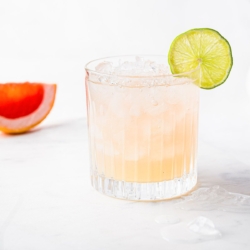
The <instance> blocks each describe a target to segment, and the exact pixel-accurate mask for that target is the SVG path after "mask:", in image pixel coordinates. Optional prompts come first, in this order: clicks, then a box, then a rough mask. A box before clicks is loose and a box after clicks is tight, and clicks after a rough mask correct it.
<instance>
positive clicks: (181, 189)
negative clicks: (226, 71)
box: [86, 56, 199, 200]
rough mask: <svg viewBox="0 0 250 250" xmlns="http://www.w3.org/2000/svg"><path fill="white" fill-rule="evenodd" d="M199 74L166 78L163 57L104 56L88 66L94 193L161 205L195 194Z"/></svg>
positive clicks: (87, 92)
mask: <svg viewBox="0 0 250 250" xmlns="http://www.w3.org/2000/svg"><path fill="white" fill-rule="evenodd" d="M197 71H198V70H195V71H190V72H187V73H185V74H178V75H172V74H171V73H170V71H169V69H168V63H167V58H166V57H165V56H141V57H138V56H121V57H110V58H104V59H99V60H95V61H92V62H90V63H88V64H87V65H86V97H87V112H88V131H89V147H90V161H91V168H90V170H91V181H92V185H93V187H94V188H95V189H96V190H98V191H99V192H101V193H103V194H105V195H108V196H112V197H116V198H121V199H128V200H162V199H169V198H173V197H176V196H180V195H182V194H185V193H187V192H189V191H190V190H191V189H193V188H194V186H195V185H196V182H197V168H196V158H197V157H196V156H197V134H198V133H197V132H198V111H199V87H198V86H197V85H196V84H197V82H196V79H195V78H196V76H197V75H198V74H197ZM195 83H196V84H195Z"/></svg>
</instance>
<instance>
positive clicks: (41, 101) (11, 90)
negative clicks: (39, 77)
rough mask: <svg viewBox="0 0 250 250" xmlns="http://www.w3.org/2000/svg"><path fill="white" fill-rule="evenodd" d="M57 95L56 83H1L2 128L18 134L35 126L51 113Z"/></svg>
mask: <svg viewBox="0 0 250 250" xmlns="http://www.w3.org/2000/svg"><path fill="white" fill-rule="evenodd" d="M55 95H56V84H43V83H29V82H25V83H6V84H0V130H1V131H2V132H4V133H8V134H18V133H24V132H26V131H28V130H29V129H31V128H33V127H35V126H36V125H38V124H39V123H40V122H42V121H43V120H44V119H45V118H46V116H47V115H48V114H49V113H50V111H51V109H52V107H53V104H54V100H55Z"/></svg>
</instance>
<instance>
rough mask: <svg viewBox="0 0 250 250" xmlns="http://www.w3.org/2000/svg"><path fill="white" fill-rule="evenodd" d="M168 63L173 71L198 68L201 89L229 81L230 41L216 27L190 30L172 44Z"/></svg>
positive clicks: (231, 61)
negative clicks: (214, 28)
mask: <svg viewBox="0 0 250 250" xmlns="http://www.w3.org/2000/svg"><path fill="white" fill-rule="evenodd" d="M168 62H169V65H170V69H171V71H172V73H173V74H180V73H185V72H189V71H192V70H195V69H197V68H198V67H199V68H198V71H199V82H196V83H197V84H198V85H199V86H200V87H201V88H204V89H212V88H215V87H217V86H219V85H221V84H222V83H223V82H225V81H226V79H227V77H228V76H229V73H230V71H231V68H232V65H233V57H232V50H231V47H230V44H229V42H228V41H227V40H226V39H225V38H224V37H223V36H222V35H221V34H220V33H219V32H218V31H216V30H213V29H209V28H199V29H191V30H189V31H187V32H184V33H182V34H180V35H179V36H177V37H176V38H175V39H174V41H173V42H172V44H171V46H170V50H169V53H168Z"/></svg>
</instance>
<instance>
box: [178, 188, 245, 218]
mask: <svg viewBox="0 0 250 250" xmlns="http://www.w3.org/2000/svg"><path fill="white" fill-rule="evenodd" d="M177 206H178V207H179V208H181V209H184V210H222V211H228V212H236V213H250V196H248V195H243V194H238V193H231V192H228V191H227V190H226V189H224V188H222V187H220V186H213V187H209V188H199V189H197V190H195V191H194V192H192V193H191V195H189V196H186V197H183V201H181V202H179V203H177Z"/></svg>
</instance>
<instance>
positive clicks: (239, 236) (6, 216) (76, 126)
mask: <svg viewBox="0 0 250 250" xmlns="http://www.w3.org/2000/svg"><path fill="white" fill-rule="evenodd" d="M235 126H236V125H235ZM249 128H250V127H249V126H248V123H245V125H241V129H238V128H237V126H236V127H235V128H234V129H235V130H234V131H233V130H232V127H231V128H230V129H231V132H232V134H234V140H235V143H236V140H237V138H238V139H240V138H241V136H243V137H244V138H241V140H240V142H239V143H238V144H237V145H238V146H237V147H234V146H235V145H236V144H235V143H233V144H228V143H227V141H226V140H225V139H226V138H227V137H226V136H225V137H224V141H225V142H226V143H224V144H222V141H221V138H218V136H217V137H216V138H217V139H218V141H219V142H220V143H219V142H218V143H217V142H216V140H211V141H205V140H206V138H205V136H201V137H200V142H199V159H198V168H199V183H198V187H209V186H213V185H220V186H221V187H224V188H226V189H227V190H229V191H232V192H239V193H243V194H248V195H250V160H249V159H250V147H249V143H250V140H249V139H250V137H249V136H250V130H249ZM237 131H238V132H239V131H240V132H239V133H236V132H237ZM234 132H235V133H234ZM201 133H204V131H203V129H202V128H201ZM225 133H227V132H225ZM225 133H224V135H225ZM204 134H205V133H204ZM219 134H220V133H217V135H219ZM222 134H223V133H222ZM204 138H205V139H204ZM210 138H211V137H210ZM230 146H231V147H230ZM235 148H237V150H236V149H235ZM0 149H1V152H0V249H1V250H27V249H32V250H40V249H41V250H44V249H46V250H50V249H51V250H52V249H53V250H56V249H58V250H59V249H60V250H77V249H88V250H99V249H101V250H102V249H149V250H151V249H177V250H178V249H186V250H189V249H192V250H195V249H209V250H210V249H227V250H231V249H241V250H247V249H249V247H250V241H249V230H250V214H240V213H229V212H222V211H184V210H180V209H177V208H175V206H174V204H175V203H176V202H177V201H178V199H176V200H170V201H161V202H131V201H124V200H117V199H112V198H109V197H106V196H103V195H101V194H99V193H97V192H96V191H95V190H94V189H93V188H92V187H91V185H90V178H89V159H88V143H87V128H86V119H85V118H79V119H71V120H68V121H67V120H66V121H64V122H63V121H62V122H59V123H55V122H51V123H47V124H44V125H41V126H40V127H38V128H37V129H35V130H34V131H32V132H30V133H28V134H24V135H20V136H5V135H0ZM169 213H170V214H173V215H174V216H176V217H178V218H180V219H181V221H182V222H183V223H188V222H189V221H191V220H193V219H195V218H196V217H197V216H205V217H207V218H209V219H211V220H212V221H213V222H214V223H215V225H216V227H217V228H218V229H219V230H220V231H221V232H222V235H223V237H222V238H221V239H218V240H214V241H207V242H202V243H197V244H186V245H185V244H176V243H171V242H167V241H166V240H164V239H163V238H162V237H161V234H160V231H161V229H163V228H164V227H166V226H171V225H164V224H157V223H156V222H155V221H154V220H155V218H156V217H157V216H159V215H164V214H169Z"/></svg>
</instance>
